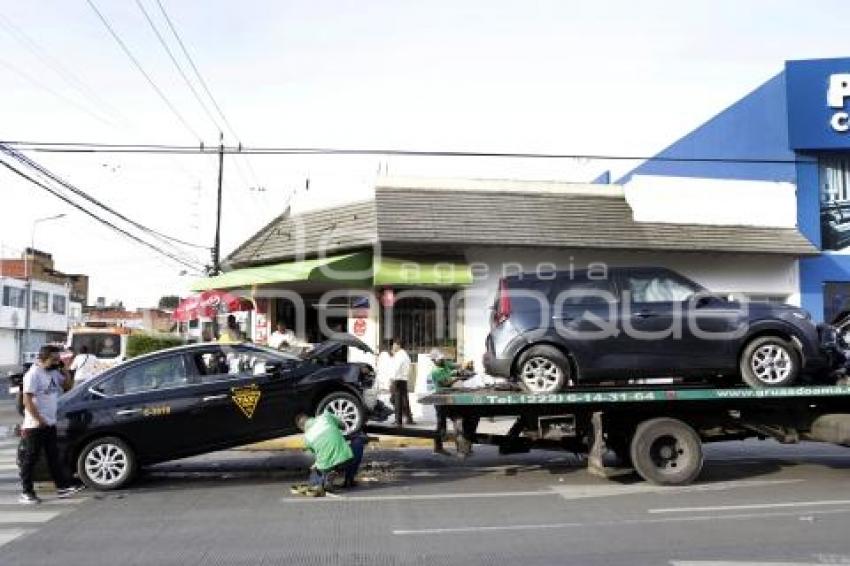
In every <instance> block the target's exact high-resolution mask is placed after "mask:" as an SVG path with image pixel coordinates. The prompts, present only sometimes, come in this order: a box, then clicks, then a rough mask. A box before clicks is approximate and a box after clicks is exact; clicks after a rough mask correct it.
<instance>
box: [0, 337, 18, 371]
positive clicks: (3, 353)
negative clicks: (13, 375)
mask: <svg viewBox="0 0 850 566" xmlns="http://www.w3.org/2000/svg"><path fill="white" fill-rule="evenodd" d="M19 347H20V346H19V345H18V331H17V330H11V329H8V328H0V368H3V369H11V367H14V366H17V365H18V348H19Z"/></svg>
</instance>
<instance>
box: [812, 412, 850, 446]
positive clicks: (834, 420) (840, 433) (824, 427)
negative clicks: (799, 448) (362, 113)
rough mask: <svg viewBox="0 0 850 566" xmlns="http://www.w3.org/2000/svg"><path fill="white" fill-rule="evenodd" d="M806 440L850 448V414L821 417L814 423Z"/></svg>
mask: <svg viewBox="0 0 850 566" xmlns="http://www.w3.org/2000/svg"><path fill="white" fill-rule="evenodd" d="M806 438H807V439H809V440H816V441H818V442H829V443H831V444H841V445H843V446H850V414H833V415H821V416H819V417H818V418H816V419H815V420H814V422H812V428H811V430H810V431H809V433H808V434H806Z"/></svg>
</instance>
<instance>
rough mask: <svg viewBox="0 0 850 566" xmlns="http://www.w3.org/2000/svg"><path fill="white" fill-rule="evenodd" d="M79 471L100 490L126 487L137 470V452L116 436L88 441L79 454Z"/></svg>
mask: <svg viewBox="0 0 850 566" xmlns="http://www.w3.org/2000/svg"><path fill="white" fill-rule="evenodd" d="M77 474H78V475H79V476H80V479H81V480H82V481H83V483H84V484H86V486H88V487H90V488H92V489H97V490H100V491H108V490H111V489H119V488H121V487H124V486H125V485H127V484H128V483H130V481H131V480H132V479H133V476H135V474H136V456H135V455H134V454H133V449H132V448H130V446H129V445H128V444H127V443H126V442H124V441H123V440H121V439H120V438H116V437H114V436H105V437H103V438H98V439H97V440H93V441H92V442H90V443H88V444H87V445H86V447H85V448H83V450H82V452H80V455H79V457H78V458H77Z"/></svg>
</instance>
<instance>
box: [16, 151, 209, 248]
mask: <svg viewBox="0 0 850 566" xmlns="http://www.w3.org/2000/svg"><path fill="white" fill-rule="evenodd" d="M0 151H2V152H3V153H5V154H7V155H8V156H10V157H12V158H13V159H15V160H17V161H19V162H21V163H23V164H25V165H27V166H29V167H31V168H33V169H35V170H36V171H38V172H39V173H41V174H42V175H44V176H45V177H47V178H49V179H50V180H52V181H54V182H55V183H59V184H60V185H61V186H63V187H65V188H66V189H68V190H70V191H71V192H73V193H74V194H76V195H77V196H80V197H82V198H84V199H85V200H87V201H89V202H91V203H92V204H94V205H95V206H98V207H100V208H101V209H103V210H105V211H106V212H108V213H110V214H112V215H114V216H116V217H117V218H120V219H121V220H123V221H124V222H126V223H128V224H130V225H132V226H135V227H136V228H138V229H139V230H142V231H143V232H146V233H149V234H151V235H154V236H156V237H158V238H159V239H161V240H171V241H173V242H177V243H179V244H182V245H184V246H190V247H193V248H199V249H204V250H208V249H210V248H208V247H206V246H201V245H198V244H193V243H191V242H185V241H183V240H181V239H179V238H175V237H173V236H169V235H167V234H163V233H162V232H159V231H158V230H154V229H153V228H149V227H147V226H145V225H144V224H141V223H139V222H136V221H135V220H132V219H130V218H128V217H127V216H125V215H124V214H122V213H120V212H118V211H117V210H115V209H114V208H112V207H110V206H109V205H107V204H105V203H103V202H101V201H100V200H98V199H96V198H95V197H93V196H91V195H90V194H88V193H87V192H85V191H84V190H82V189H80V188H78V187H76V186H74V185H72V184H71V183H69V182H68V181H65V180H64V179H62V178H61V177H59V176H58V175H56V174H55V173H53V172H52V171H50V170H49V169H47V168H46V167H44V166H43V165H41V164H40V163H38V162H36V161H33V160H32V159H30V158H29V157H27V156H26V155H23V154H22V153H20V152H18V151H15V150H13V149H11V148H9V147H6V146H5V145H3V144H0ZM165 243H168V242H165Z"/></svg>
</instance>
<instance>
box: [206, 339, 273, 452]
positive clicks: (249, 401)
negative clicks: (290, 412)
mask: <svg viewBox="0 0 850 566" xmlns="http://www.w3.org/2000/svg"><path fill="white" fill-rule="evenodd" d="M251 354H252V352H248V351H246V350H245V349H244V348H242V347H240V346H224V347H221V346H211V347H210V348H207V349H203V350H198V351H197V352H195V353H194V355H193V356H192V357H191V360H190V366H191V368H190V369H192V370H194V371H195V373H196V379H197V380H198V381H199V382H200V384H201V385H199V386H198V387H200V395H199V397H200V403H199V404H198V408H197V410H196V412H197V415H198V418H199V419H203V421H204V422H205V423H207V424H206V426H207V430H206V432H205V434H206V435H207V436H208V437H209V438H210V439H211V441H212V442H214V443H215V444H216V445H218V446H236V445H239V444H246V443H250V442H255V441H256V440H258V439H263V438H267V437H269V436H272V435H271V433H270V431H269V422H270V421H272V420H273V418H274V416H275V415H279V414H281V413H283V412H286V411H287V410H286V406H287V404H288V402H289V401H288V394H287V390H286V388H281V387H280V384H279V383H276V382H275V380H274V379H273V378H272V377H271V376H269V375H267V374H265V373H259V374H257V375H254V373H253V371H252V370H251V369H249V368H247V367H245V365H244V361H245V360H246V358H250V357H251Z"/></svg>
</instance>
